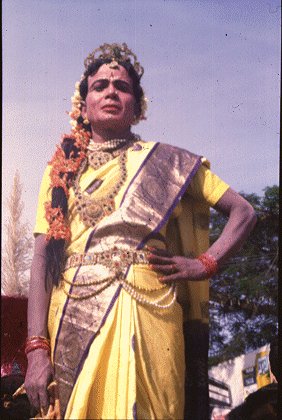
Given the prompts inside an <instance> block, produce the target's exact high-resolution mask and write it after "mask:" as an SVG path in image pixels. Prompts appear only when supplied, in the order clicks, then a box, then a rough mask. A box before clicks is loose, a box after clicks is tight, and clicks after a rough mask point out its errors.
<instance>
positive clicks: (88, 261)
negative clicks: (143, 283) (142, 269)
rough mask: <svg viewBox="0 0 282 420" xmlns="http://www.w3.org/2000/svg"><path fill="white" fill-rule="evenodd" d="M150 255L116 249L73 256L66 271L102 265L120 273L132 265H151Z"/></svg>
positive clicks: (142, 251)
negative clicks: (79, 267)
mask: <svg viewBox="0 0 282 420" xmlns="http://www.w3.org/2000/svg"><path fill="white" fill-rule="evenodd" d="M149 253H150V252H149V251H148V250H141V251H137V250H133V249H118V248H116V247H114V248H113V249H109V250H107V251H104V252H93V253H89V254H73V255H71V256H70V257H69V258H68V259H67V261H66V265H65V268H64V271H66V270H68V269H69V268H72V267H78V266H80V265H94V264H101V265H104V266H105V267H107V268H109V269H110V270H113V271H114V272H119V271H122V270H123V269H125V268H127V267H128V266H129V265H131V264H149V261H148V255H149Z"/></svg>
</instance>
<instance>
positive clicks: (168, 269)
mask: <svg viewBox="0 0 282 420" xmlns="http://www.w3.org/2000/svg"><path fill="white" fill-rule="evenodd" d="M150 268H151V269H152V270H154V271H159V272H161V273H163V274H173V273H175V272H176V271H177V268H176V266H175V265H174V264H167V265H158V264H153V265H150Z"/></svg>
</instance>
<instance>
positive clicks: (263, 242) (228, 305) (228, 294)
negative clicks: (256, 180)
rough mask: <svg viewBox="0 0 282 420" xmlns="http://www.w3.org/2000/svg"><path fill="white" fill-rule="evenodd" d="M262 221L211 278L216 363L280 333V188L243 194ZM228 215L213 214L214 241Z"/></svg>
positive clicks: (212, 357)
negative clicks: (278, 310) (238, 249)
mask: <svg viewBox="0 0 282 420" xmlns="http://www.w3.org/2000/svg"><path fill="white" fill-rule="evenodd" d="M241 194H242V196H243V197H245V198H246V199H247V200H248V201H249V202H250V203H251V204H252V205H253V207H254V208H255V210H256V213H257V217H258V221H257V224H256V226H255V229H254V230H253V232H252V233H251V235H250V237H249V239H248V240H247V242H246V243H245V244H244V246H243V247H242V248H241V250H240V251H239V252H238V253H237V255H236V256H235V257H233V258H232V259H231V260H230V261H228V263H227V264H226V266H225V267H223V269H222V270H221V272H220V273H219V274H218V275H217V276H215V277H214V278H213V279H212V281H211V297H210V321H211V328H210V331H211V343H210V364H211V365H213V364H217V363H219V362H222V361H224V360H228V359H230V358H233V357H236V356H238V355H239V354H242V353H245V352H246V351H249V350H252V349H255V348H257V347H259V346H262V345H264V344H266V343H267V342H269V341H270V340H271V339H272V338H273V337H274V335H275V334H277V328H278V327H277V324H278V322H277V321H278V318H277V294H278V218H279V189H278V187H277V186H276V185H274V186H272V187H266V188H265V189H264V196H263V197H259V196H258V195H256V194H244V193H241ZM225 219H226V218H225V217H224V216H222V215H220V214H218V213H216V212H212V215H211V241H215V240H216V239H217V237H218V235H219V234H220V232H221V231H222V229H223V227H224V224H225V222H226V220H225Z"/></svg>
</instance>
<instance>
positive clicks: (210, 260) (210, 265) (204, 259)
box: [197, 254, 218, 277]
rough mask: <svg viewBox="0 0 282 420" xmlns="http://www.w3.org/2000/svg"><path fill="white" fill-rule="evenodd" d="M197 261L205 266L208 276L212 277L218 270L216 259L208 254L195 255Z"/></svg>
mask: <svg viewBox="0 0 282 420" xmlns="http://www.w3.org/2000/svg"><path fill="white" fill-rule="evenodd" d="M197 259H198V260H199V261H201V263H202V264H203V265H204V266H205V269H206V273H207V276H208V277H212V276H213V275H214V274H215V273H216V272H217V270H218V264H217V261H216V259H215V258H214V257H213V256H212V255H209V254H202V255H199V257H197Z"/></svg>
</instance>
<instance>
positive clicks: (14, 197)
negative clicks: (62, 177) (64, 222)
mask: <svg viewBox="0 0 282 420" xmlns="http://www.w3.org/2000/svg"><path fill="white" fill-rule="evenodd" d="M22 188H23V187H22V184H21V182H20V176H19V173H18V171H17V172H16V174H15V176H14V182H13V186H12V191H11V194H10V196H9V198H8V201H7V207H8V221H7V223H5V232H6V242H5V246H4V251H3V253H2V268H1V276H2V284H1V292H2V293H3V294H4V295H7V296H18V295H21V296H26V295H27V292H28V281H29V269H30V264H31V248H32V238H31V236H30V228H29V225H28V224H27V223H22V221H21V218H22V212H23V208H24V205H23V201H22V198H21V197H22Z"/></svg>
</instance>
